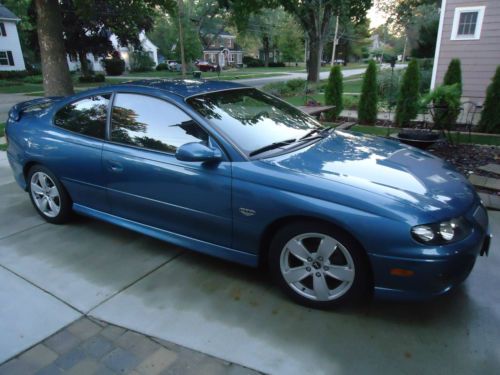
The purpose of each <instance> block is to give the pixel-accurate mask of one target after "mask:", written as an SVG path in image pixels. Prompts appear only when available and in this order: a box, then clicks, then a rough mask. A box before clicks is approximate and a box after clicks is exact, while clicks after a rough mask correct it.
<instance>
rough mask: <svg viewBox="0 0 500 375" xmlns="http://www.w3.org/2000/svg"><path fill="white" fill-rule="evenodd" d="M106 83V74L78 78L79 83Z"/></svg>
mask: <svg viewBox="0 0 500 375" xmlns="http://www.w3.org/2000/svg"><path fill="white" fill-rule="evenodd" d="M104 81H106V78H105V77H104V74H95V75H90V76H81V77H78V82H80V83H99V82H104Z"/></svg>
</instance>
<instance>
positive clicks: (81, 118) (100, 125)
mask: <svg viewBox="0 0 500 375" xmlns="http://www.w3.org/2000/svg"><path fill="white" fill-rule="evenodd" d="M110 98H111V94H104V95H94V96H89V97H88V98H85V99H81V100H78V101H76V102H73V103H71V104H68V105H66V106H64V107H63V108H61V109H60V110H59V111H58V112H57V113H56V115H55V117H54V124H55V125H56V126H58V127H60V128H63V129H66V130H70V131H72V132H75V133H79V134H83V135H86V136H89V137H94V138H99V139H104V137H105V134H106V119H107V114H108V107H109V101H110Z"/></svg>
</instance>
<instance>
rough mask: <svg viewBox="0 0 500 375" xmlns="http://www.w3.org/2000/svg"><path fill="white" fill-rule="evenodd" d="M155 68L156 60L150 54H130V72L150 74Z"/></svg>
mask: <svg viewBox="0 0 500 375" xmlns="http://www.w3.org/2000/svg"><path fill="white" fill-rule="evenodd" d="M154 66H155V62H154V60H153V59H152V58H151V56H149V53H147V52H144V51H134V52H132V53H131V54H130V71H132V72H149V71H151V70H153V67H154Z"/></svg>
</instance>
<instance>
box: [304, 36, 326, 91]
mask: <svg viewBox="0 0 500 375" xmlns="http://www.w3.org/2000/svg"><path fill="white" fill-rule="evenodd" d="M322 55H323V43H322V42H321V37H320V36H319V35H311V34H309V63H308V66H307V68H308V69H307V80H308V81H309V82H318V80H319V72H320V68H321V56H322Z"/></svg>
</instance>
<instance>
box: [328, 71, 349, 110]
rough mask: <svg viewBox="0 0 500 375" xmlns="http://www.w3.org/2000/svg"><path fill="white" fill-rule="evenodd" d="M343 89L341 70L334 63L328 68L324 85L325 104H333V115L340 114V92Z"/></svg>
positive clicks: (341, 104)
mask: <svg viewBox="0 0 500 375" xmlns="http://www.w3.org/2000/svg"><path fill="white" fill-rule="evenodd" d="M343 91H344V83H343V78H342V70H341V69H340V66H338V65H335V66H334V67H333V68H332V69H331V70H330V76H329V77H328V83H327V84H326V87H325V104H327V105H335V108H334V109H333V110H332V112H333V114H334V115H335V117H337V116H338V115H340V112H342V109H343V103H342V93H343Z"/></svg>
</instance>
